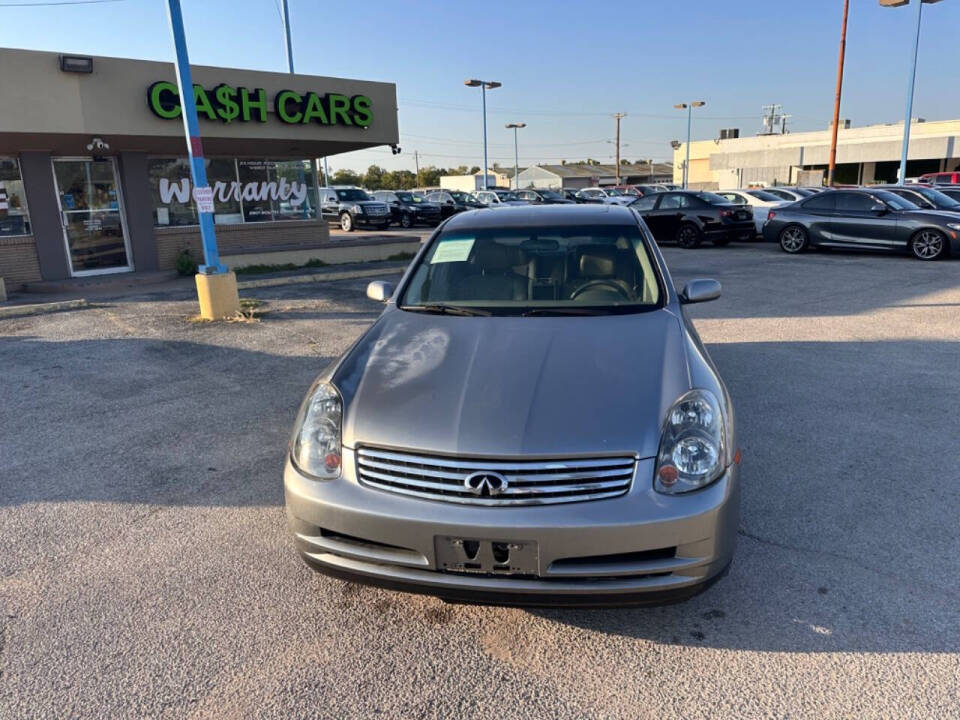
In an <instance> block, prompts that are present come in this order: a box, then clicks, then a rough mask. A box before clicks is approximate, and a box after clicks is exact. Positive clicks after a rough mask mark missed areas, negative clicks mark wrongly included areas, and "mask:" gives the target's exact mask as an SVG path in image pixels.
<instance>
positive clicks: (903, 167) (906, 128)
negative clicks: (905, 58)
mask: <svg viewBox="0 0 960 720" xmlns="http://www.w3.org/2000/svg"><path fill="white" fill-rule="evenodd" d="M916 2H917V30H916V33H914V36H913V62H912V64H911V66H910V84H909V85H907V117H906V118H905V119H904V121H903V149H902V150H901V151H900V178H899V180H898V181H897V182H898V183H899V184H900V185H903V183H904V182H905V181H906V179H907V149H908V148H909V147H910V118H911V116H912V115H913V86H914V85H915V84H916V81H917V51H918V49H919V48H920V17H921V15H922V14H923V0H916Z"/></svg>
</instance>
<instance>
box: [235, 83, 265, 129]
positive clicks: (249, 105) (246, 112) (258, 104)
mask: <svg viewBox="0 0 960 720" xmlns="http://www.w3.org/2000/svg"><path fill="white" fill-rule="evenodd" d="M253 92H254V93H256V100H254V99H252V98H251V97H250V91H249V90H247V89H246V88H243V87H242V88H240V116H241V117H242V118H243V121H244V122H250V111H251V110H254V109H255V110H257V111H258V113H257V115H258V117H257V122H262V123H265V122H266V121H267V91H266V90H264V89H263V88H255V89H254V90H253Z"/></svg>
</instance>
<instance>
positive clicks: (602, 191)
mask: <svg viewBox="0 0 960 720" xmlns="http://www.w3.org/2000/svg"><path fill="white" fill-rule="evenodd" d="M577 195H579V196H580V197H582V198H584V199H586V200H593V201H594V202H596V201H599V202H602V203H606V204H607V205H629V204H630V203H632V202H633V201H634V200H636V199H637V198H636V196H634V195H627V194H626V193H624V192H623V191H622V190H617V189H616V188H600V187H593V188H584V189H583V190H581V191H580V192H578V193H577Z"/></svg>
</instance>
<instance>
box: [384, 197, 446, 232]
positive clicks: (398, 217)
mask: <svg viewBox="0 0 960 720" xmlns="http://www.w3.org/2000/svg"><path fill="white" fill-rule="evenodd" d="M371 195H372V197H373V199H374V200H379V201H380V202H384V203H386V204H387V205H388V206H389V207H390V220H391V222H395V223H397V224H398V225H400V226H401V227H405V228H410V227H413V226H414V225H429V226H430V227H434V226H435V225H439V224H440V206H439V205H437V204H435V203H430V202H425V201H424V199H423V198H422V197H421V196H419V195H414V194H413V193H412V192H409V191H408V190H377V191H376V192H374V193H371Z"/></svg>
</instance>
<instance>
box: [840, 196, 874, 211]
mask: <svg viewBox="0 0 960 720" xmlns="http://www.w3.org/2000/svg"><path fill="white" fill-rule="evenodd" d="M836 201H837V210H841V211H843V212H870V208H872V207H873V206H874V205H876V204H877V202H878V201H877V200H874V199H873V198H872V197H870V196H869V195H861V194H860V193H837V197H836Z"/></svg>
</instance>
